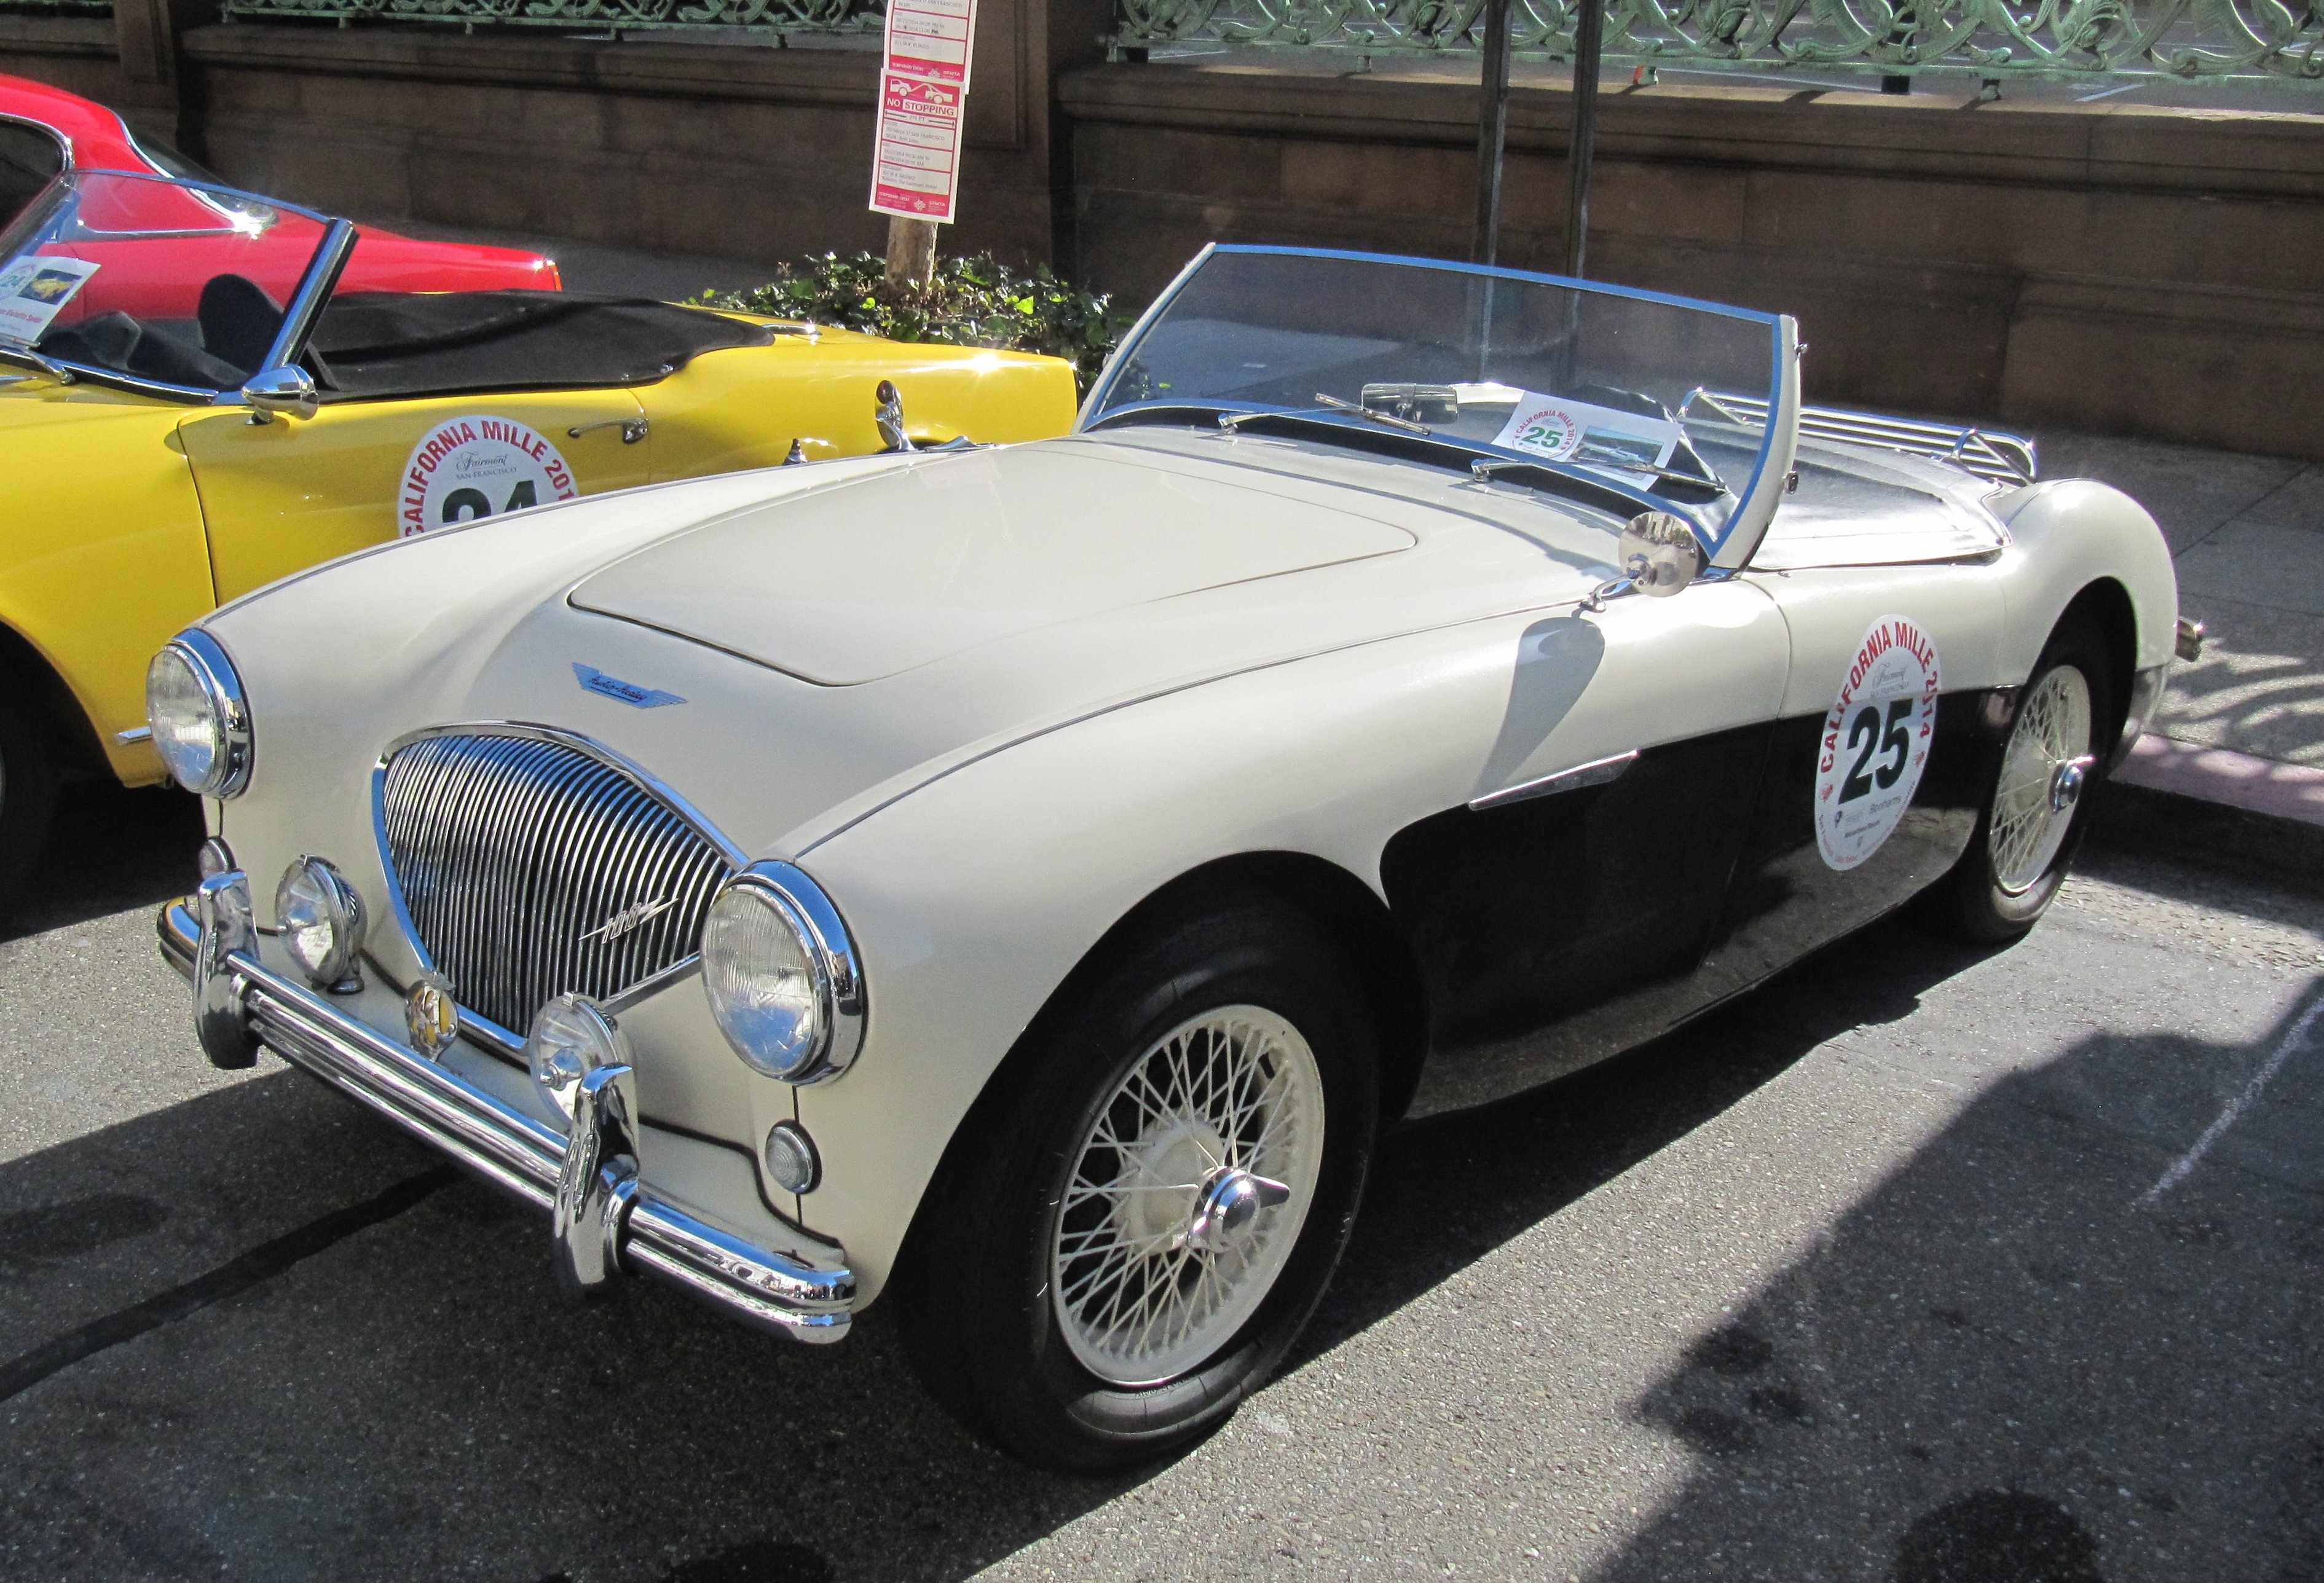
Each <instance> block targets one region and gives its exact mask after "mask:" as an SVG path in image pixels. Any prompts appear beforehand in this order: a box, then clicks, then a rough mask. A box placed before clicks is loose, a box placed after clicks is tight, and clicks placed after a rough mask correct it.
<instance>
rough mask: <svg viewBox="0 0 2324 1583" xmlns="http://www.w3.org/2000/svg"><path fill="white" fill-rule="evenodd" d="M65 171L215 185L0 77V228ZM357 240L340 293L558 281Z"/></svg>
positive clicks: (65, 98) (189, 165)
mask: <svg viewBox="0 0 2324 1583" xmlns="http://www.w3.org/2000/svg"><path fill="white" fill-rule="evenodd" d="M60 170H151V171H154V172H156V173H158V174H161V175H163V176H176V177H184V178H189V179H194V180H199V181H215V180H217V177H215V176H212V175H210V174H209V173H208V171H206V170H202V169H201V168H200V167H199V166H198V165H196V164H194V163H193V162H192V161H189V160H188V159H187V158H186V157H185V156H184V155H182V154H180V153H179V152H177V151H176V150H174V149H171V148H170V147H169V146H168V145H167V144H162V143H154V142H152V140H150V139H141V138H139V137H138V136H137V134H136V133H133V132H131V131H130V130H129V128H128V126H127V124H124V122H123V121H122V119H121V117H120V116H119V115H115V114H114V113H113V112H112V111H111V110H108V109H106V107H105V106H103V105H100V104H97V103H96V102H95V101H94V100H90V99H84V98H82V97H80V96H79V95H78V94H69V93H67V92H65V91H64V89H62V88H57V87H50V86H49V85H48V84H46V83H41V82H33V81H31V80H30V79H28V78H21V77H6V76H0V228H5V226H6V225H7V224H8V223H9V222H10V221H12V220H14V218H15V217H16V216H17V213H18V212H19V211H20V210H22V209H23V207H24V205H26V204H27V203H29V202H31V201H32V195H33V194H34V193H37V192H39V191H40V190H41V189H42V188H43V187H45V186H47V185H48V182H49V179H51V177H53V176H55V175H56V174H57V173H58V172H59V171H60ZM215 223H216V218H215V216H213V217H211V224H212V225H215ZM195 228H197V229H200V228H202V227H195ZM356 235H357V236H358V238H359V240H358V241H357V242H356V244H355V255H354V256H353V257H352V258H350V259H349V260H348V261H347V268H346V274H344V275H342V276H341V277H340V281H339V287H340V290H344V291H398V292H410V291H491V290H503V289H504V288H508V287H512V286H513V287H525V288H530V289H531V290H548V291H554V290H561V289H562V288H563V285H564V282H563V281H562V280H561V279H560V278H559V276H558V272H557V261H556V260H554V259H549V258H543V257H542V256H541V255H540V254H539V253H523V252H520V251H518V250H517V249H515V248H512V247H479V246H476V245H475V244H470V243H466V242H421V241H419V240H417V239H415V238H413V237H410V236H398V235H395V233H394V232H392V231H382V230H378V229H375V228H374V227H373V226H370V225H364V226H360V227H358V228H357V232H356ZM148 251H149V252H150V249H149V250H148ZM304 262H305V254H304V253H301V254H300V258H299V259H298V260H297V261H296V262H295V263H294V264H293V265H292V266H291V273H292V277H293V278H294V279H295V276H296V272H297V268H298V267H299V266H300V265H303V263H304ZM262 283H263V284H264V283H265V282H262Z"/></svg>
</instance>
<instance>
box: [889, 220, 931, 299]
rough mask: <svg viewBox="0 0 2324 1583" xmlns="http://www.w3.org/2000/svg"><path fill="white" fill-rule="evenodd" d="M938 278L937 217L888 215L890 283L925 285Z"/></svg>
mask: <svg viewBox="0 0 2324 1583" xmlns="http://www.w3.org/2000/svg"><path fill="white" fill-rule="evenodd" d="M935 279H936V222H935V221H933V220H907V219H905V218H903V217H902V216H898V215H890V216H889V217H888V283H889V284H890V286H925V285H927V283H928V282H929V281H933V280H935Z"/></svg>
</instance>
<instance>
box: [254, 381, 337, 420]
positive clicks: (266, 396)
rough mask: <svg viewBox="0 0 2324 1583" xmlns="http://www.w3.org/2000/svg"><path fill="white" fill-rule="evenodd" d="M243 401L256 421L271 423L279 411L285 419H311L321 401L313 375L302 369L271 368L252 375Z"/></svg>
mask: <svg viewBox="0 0 2324 1583" xmlns="http://www.w3.org/2000/svg"><path fill="white" fill-rule="evenodd" d="M242 400H243V402H244V405H246V406H247V407H248V408H249V409H250V420H251V421H252V422H253V423H271V422H272V421H273V419H274V415H275V414H276V413H278V412H279V413H281V414H282V415H283V416H284V417H286V418H312V417H313V416H315V413H316V411H317V410H318V408H319V406H320V404H321V403H320V402H319V401H318V399H317V397H316V395H315V381H314V376H313V375H311V374H309V373H308V372H307V371H306V370H305V369H303V368H269V369H264V370H262V371H261V372H259V373H254V374H253V375H251V376H250V382H249V383H248V384H245V385H244V386H243V387H242Z"/></svg>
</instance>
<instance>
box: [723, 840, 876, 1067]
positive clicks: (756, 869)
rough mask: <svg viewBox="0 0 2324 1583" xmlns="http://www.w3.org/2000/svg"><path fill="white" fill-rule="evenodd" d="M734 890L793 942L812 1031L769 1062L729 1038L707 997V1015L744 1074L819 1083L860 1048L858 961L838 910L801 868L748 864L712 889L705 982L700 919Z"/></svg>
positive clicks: (862, 1014) (861, 1020) (862, 1003)
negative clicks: (769, 912) (807, 976)
mask: <svg viewBox="0 0 2324 1583" xmlns="http://www.w3.org/2000/svg"><path fill="white" fill-rule="evenodd" d="M738 890H740V891H748V892H751V893H752V895H753V897H754V898H755V899H756V900H758V901H761V902H763V903H765V904H767V905H769V906H770V907H772V909H773V910H774V912H775V915H776V916H778V917H779V918H780V919H781V920H782V921H783V923H784V924H785V925H788V927H789V929H790V931H791V933H792V934H794V935H796V936H797V937H798V944H799V946H800V949H801V952H802V953H803V954H804V955H805V956H806V957H807V962H808V964H809V967H810V970H811V971H812V973H813V975H814V981H815V995H816V1009H817V1011H818V1013H819V1017H818V1018H817V1021H818V1026H817V1029H816V1036H815V1038H814V1039H813V1040H812V1041H811V1042H810V1043H809V1044H808V1045H807V1048H806V1050H804V1051H803V1052H801V1053H800V1054H798V1056H796V1057H794V1058H793V1059H792V1060H791V1061H790V1062H789V1063H787V1064H786V1063H779V1062H770V1061H769V1060H768V1059H767V1058H766V1057H765V1055H764V1053H763V1052H759V1051H754V1050H752V1049H751V1048H749V1047H748V1046H746V1045H744V1043H743V1042H742V1040H740V1039H738V1038H736V1037H735V1036H734V1034H733V1031H732V1030H731V1029H730V1028H728V1026H726V1019H725V1018H724V1017H722V1016H720V1015H719V1011H718V1002H717V999H716V997H715V996H713V997H712V998H711V1016H712V1018H713V1020H715V1022H717V1024H718V1030H719V1032H720V1033H722V1034H724V1035H725V1036H726V1042H727V1044H728V1045H732V1046H733V1051H734V1054H736V1055H737V1056H739V1057H741V1059H742V1063H743V1064H744V1065H746V1066H748V1067H750V1068H751V1070H752V1071H753V1072H761V1073H764V1074H765V1075H766V1076H768V1077H771V1078H775V1079H778V1080H779V1081H783V1082H787V1083H790V1084H793V1085H795V1086H798V1087H805V1086H807V1085H808V1084H810V1083H818V1082H827V1081H830V1080H831V1079H833V1078H835V1077H837V1076H838V1075H839V1074H840V1073H841V1072H845V1071H846V1070H847V1069H848V1067H849V1066H851V1065H853V1063H854V1061H855V1057H856V1055H857V1054H858V1053H859V1052H860V1051H861V1050H862V1047H863V1025H864V1020H865V1016H866V1009H867V1008H866V1003H865V997H864V992H863V971H862V959H861V958H860V956H859V955H858V953H857V952H856V949H855V939H854V936H853V935H852V934H849V933H848V929H847V924H846V921H845V920H844V919H843V918H842V917H841V916H839V908H838V907H836V906H835V905H834V904H833V902H832V899H831V897H830V896H829V895H828V894H827V893H826V892H825V890H824V888H823V887H822V886H820V885H818V884H816V882H815V880H814V879H813V878H812V877H810V876H809V875H808V874H807V871H806V870H803V869H801V868H799V867H798V865H797V864H795V863H787V862H783V861H779V860H774V859H770V860H767V861H761V862H756V863H752V865H751V866H750V867H749V868H747V869H744V870H742V872H741V873H738V874H736V875H735V876H734V877H733V879H729V880H727V881H726V883H725V884H724V885H722V886H720V887H719V888H718V892H717V894H716V895H715V896H713V897H711V899H710V907H709V909H708V912H707V913H705V930H704V935H705V938H704V942H703V951H704V961H703V965H704V968H705V980H706V978H707V972H706V970H707V969H708V967H709V960H708V958H709V940H708V929H707V919H708V917H709V916H712V915H715V913H716V911H717V909H718V904H719V903H720V902H721V901H722V900H724V898H725V897H726V896H727V894H728V893H729V892H732V891H738Z"/></svg>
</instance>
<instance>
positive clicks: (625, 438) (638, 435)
mask: <svg viewBox="0 0 2324 1583" xmlns="http://www.w3.org/2000/svg"><path fill="white" fill-rule="evenodd" d="M615 424H619V425H621V428H622V444H623V445H625V446H633V445H636V444H637V443H638V442H639V441H640V440H641V439H643V438H645V437H646V433H647V431H648V430H649V429H650V428H651V427H652V425H651V424H650V423H649V422H648V421H647V420H646V419H642V418H607V419H603V420H602V421H599V422H596V423H576V424H575V425H574V426H573V427H572V428H568V429H567V430H566V431H565V437H566V438H567V439H579V438H580V437H582V436H583V435H585V434H588V433H590V432H592V431H593V430H595V429H600V428H613V426H614V425H615Z"/></svg>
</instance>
